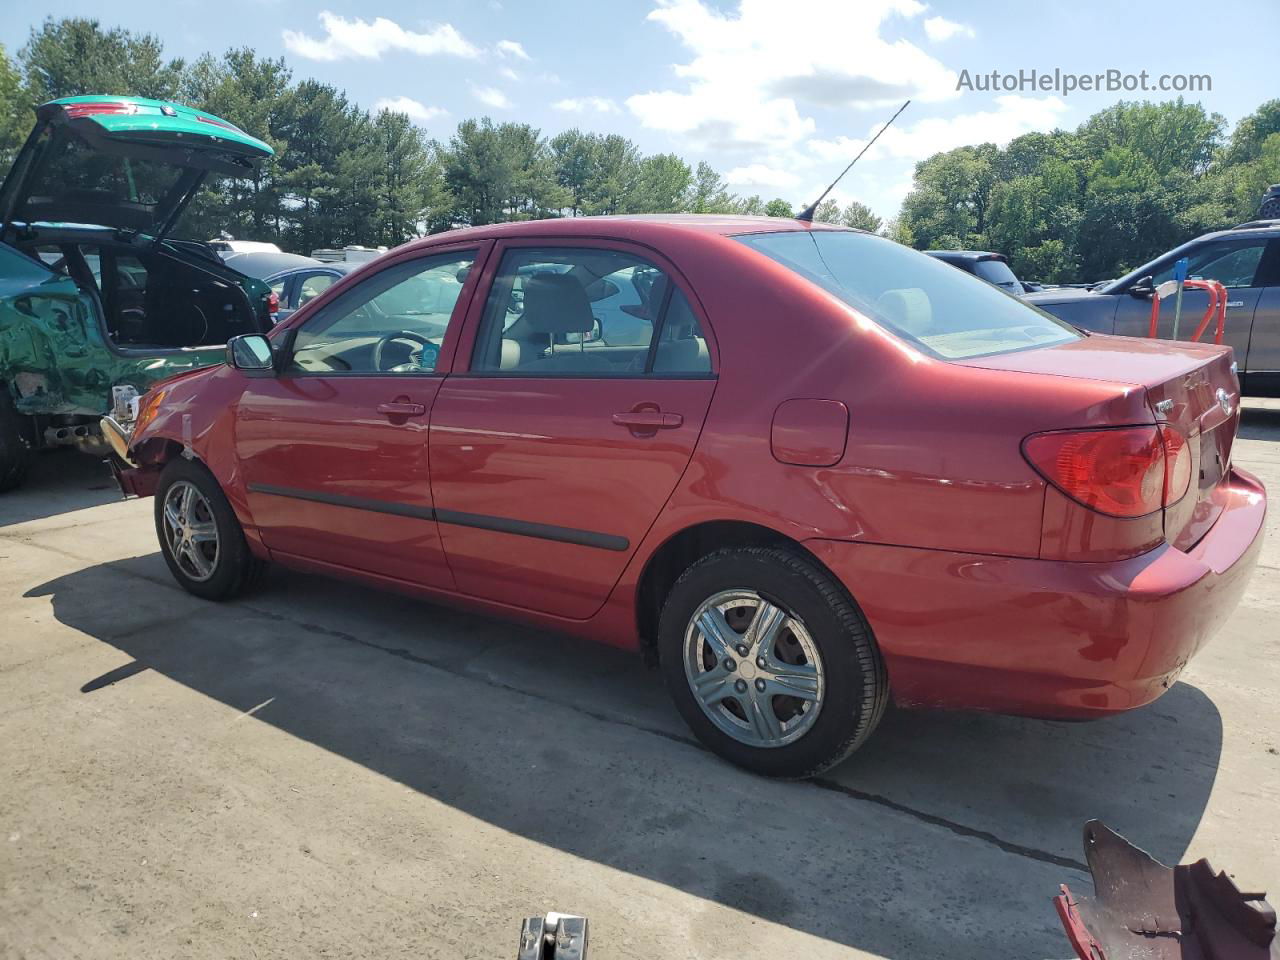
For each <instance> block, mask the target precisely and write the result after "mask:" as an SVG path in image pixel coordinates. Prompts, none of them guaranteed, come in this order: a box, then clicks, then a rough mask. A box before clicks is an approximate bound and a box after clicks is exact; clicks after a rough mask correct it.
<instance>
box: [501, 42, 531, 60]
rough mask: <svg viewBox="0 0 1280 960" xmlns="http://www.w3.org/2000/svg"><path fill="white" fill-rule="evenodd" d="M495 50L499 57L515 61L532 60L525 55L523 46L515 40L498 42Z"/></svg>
mask: <svg viewBox="0 0 1280 960" xmlns="http://www.w3.org/2000/svg"><path fill="white" fill-rule="evenodd" d="M495 49H496V50H497V51H498V56H500V57H515V58H516V59H517V60H532V59H533V58H532V57H530V56H529V54H527V53H525V49H524V45H523V44H521V43H519V42H518V41H516V40H499V41H498V44H497V46H496V47H495Z"/></svg>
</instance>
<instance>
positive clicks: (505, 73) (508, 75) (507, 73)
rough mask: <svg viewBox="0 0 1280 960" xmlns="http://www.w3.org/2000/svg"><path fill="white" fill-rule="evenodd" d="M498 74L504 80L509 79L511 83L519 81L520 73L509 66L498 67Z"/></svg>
mask: <svg viewBox="0 0 1280 960" xmlns="http://www.w3.org/2000/svg"><path fill="white" fill-rule="evenodd" d="M498 75H499V76H501V77H502V78H503V79H504V80H510V81H511V82H512V83H518V82H519V81H520V74H518V73H516V72H515V71H514V70H512V69H511V68H510V67H499V68H498Z"/></svg>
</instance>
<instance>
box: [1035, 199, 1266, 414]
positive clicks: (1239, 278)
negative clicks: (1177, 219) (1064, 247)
mask: <svg viewBox="0 0 1280 960" xmlns="http://www.w3.org/2000/svg"><path fill="white" fill-rule="evenodd" d="M1183 257H1186V258H1187V260H1188V261H1189V263H1188V276H1191V277H1203V278H1205V279H1209V280H1217V281H1219V282H1220V283H1222V284H1223V285H1224V286H1226V287H1227V292H1228V294H1229V299H1228V301H1227V319H1226V326H1225V335H1224V337H1223V343H1226V344H1229V345H1230V346H1231V347H1232V348H1233V349H1234V351H1235V361H1236V363H1237V364H1238V365H1239V370H1240V383H1241V385H1242V387H1243V389H1244V393H1245V394H1246V395H1247V396H1255V397H1276V396H1280V221H1277V220H1262V221H1255V222H1253V223H1247V224H1241V225H1240V226H1238V227H1234V228H1232V229H1230V230H1219V231H1216V232H1214V233H1206V234H1205V235H1204V236H1201V237H1196V239H1194V240H1191V241H1189V242H1188V243H1184V244H1183V245H1182V246H1180V247H1177V248H1176V249H1173V250H1170V251H1169V252H1168V253H1166V254H1163V255H1162V256H1159V257H1157V258H1156V259H1154V260H1152V261H1151V262H1150V263H1145V264H1143V265H1142V266H1140V267H1138V268H1137V269H1136V270H1132V271H1130V272H1129V273H1127V274H1125V275H1124V276H1123V277H1121V278H1120V279H1119V280H1112V281H1110V282H1108V283H1103V284H1099V285H1095V286H1092V287H1091V288H1088V289H1079V288H1076V289H1071V288H1060V289H1056V290H1046V291H1045V292H1043V293H1038V294H1028V296H1027V300H1028V302H1030V303H1032V304H1034V305H1035V306H1037V307H1040V308H1041V309H1043V310H1047V311H1049V312H1050V313H1052V314H1054V315H1055V316H1058V317H1061V318H1062V319H1063V320H1066V321H1067V322H1068V323H1072V324H1075V325H1076V326H1078V327H1081V328H1083V329H1085V330H1096V331H1099V332H1101V333H1113V334H1122V335H1124V336H1130V337H1145V336H1146V335H1147V332H1148V330H1149V329H1150V324H1151V296H1152V293H1153V292H1154V289H1155V287H1156V286H1158V285H1159V284H1161V283H1163V282H1164V281H1166V280H1170V279H1172V278H1173V274H1174V265H1175V264H1176V263H1177V261H1178V260H1180V259H1181V258H1183ZM1207 306H1208V294H1206V293H1204V292H1203V291H1200V290H1186V291H1185V292H1184V294H1183V302H1182V322H1181V328H1180V331H1179V337H1180V338H1186V337H1189V336H1190V335H1191V334H1192V333H1193V332H1194V331H1195V328H1196V324H1197V323H1198V321H1199V319H1200V317H1201V316H1203V314H1204V311H1205V308H1206V307H1207ZM1173 317H1174V302H1173V298H1166V299H1164V300H1162V301H1161V304H1160V325H1159V328H1158V333H1159V335H1160V336H1163V337H1169V336H1172V335H1173Z"/></svg>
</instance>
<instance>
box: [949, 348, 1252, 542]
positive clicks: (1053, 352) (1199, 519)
mask: <svg viewBox="0 0 1280 960" xmlns="http://www.w3.org/2000/svg"><path fill="white" fill-rule="evenodd" d="M965 362H966V364H967V365H969V366H975V367H983V368H986V369H989V370H1015V371H1020V372H1023V373H1042V374H1046V375H1050V376H1059V377H1075V378H1080V379H1086V380H1103V381H1111V382H1115V383H1124V384H1132V385H1133V386H1134V387H1136V388H1140V389H1142V390H1144V391H1145V393H1146V397H1147V406H1148V408H1149V409H1150V410H1151V414H1152V418H1153V419H1154V420H1155V421H1156V422H1158V423H1162V424H1167V425H1168V426H1170V427H1173V428H1174V429H1176V430H1177V431H1178V432H1179V433H1181V434H1182V435H1183V437H1185V438H1186V440H1187V445H1188V447H1189V449H1190V451H1191V455H1192V463H1191V486H1190V488H1189V489H1188V490H1187V493H1186V495H1185V496H1183V497H1182V499H1181V500H1179V501H1178V502H1177V503H1175V504H1173V505H1171V506H1169V507H1167V508H1165V517H1164V529H1165V539H1167V540H1168V541H1169V542H1170V543H1172V544H1173V545H1174V546H1175V547H1178V548H1179V549H1181V550H1188V549H1190V548H1191V547H1193V546H1194V545H1195V544H1196V543H1197V542H1198V541H1199V540H1200V538H1201V537H1202V536H1204V534H1205V533H1207V532H1208V530H1209V528H1210V527H1212V526H1213V524H1214V521H1216V520H1217V519H1218V515H1219V514H1220V513H1221V512H1222V508H1223V504H1224V496H1225V488H1224V481H1225V479H1226V477H1227V474H1228V473H1229V471H1230V467H1231V448H1232V445H1233V444H1234V442H1235V436H1236V429H1237V427H1238V426H1239V416H1240V412H1239V411H1240V383H1239V380H1238V379H1237V378H1236V373H1235V364H1234V362H1233V360H1232V351H1231V348H1230V347H1219V346H1213V345H1209V344H1188V343H1173V342H1171V341H1167V340H1140V339H1135V338H1132V337H1112V336H1105V335H1102V334H1095V335H1094V336H1091V337H1088V338H1086V339H1083V340H1075V341H1071V342H1069V343H1064V344H1060V345H1058V346H1054V347H1045V348H1043V349H1040V350H1026V351H1023V352H1021V353H1008V354H1003V355H1000V356H993V357H981V358H978V359H975V360H970V361H965ZM1112 425H1113V426H1121V424H1112ZM1099 426H1107V424H1099Z"/></svg>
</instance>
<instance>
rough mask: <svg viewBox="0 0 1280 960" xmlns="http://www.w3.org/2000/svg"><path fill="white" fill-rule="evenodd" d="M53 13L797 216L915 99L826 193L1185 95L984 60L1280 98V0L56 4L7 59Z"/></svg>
mask: <svg viewBox="0 0 1280 960" xmlns="http://www.w3.org/2000/svg"><path fill="white" fill-rule="evenodd" d="M1206 10H1211V15H1210V16H1209V18H1208V19H1207V20H1206ZM46 15H47V16H52V17H62V16H88V17H96V18H98V19H99V20H100V21H101V22H102V23H103V25H104V26H123V27H126V28H128V29H131V30H137V31H145V32H150V33H154V34H156V35H157V36H159V38H160V39H161V40H162V41H163V42H164V45H165V52H166V54H167V55H168V56H173V57H186V58H194V57H196V56H199V55H200V54H201V53H203V52H205V51H213V52H221V51H223V50H225V49H227V48H229V47H236V46H245V45H248V46H252V47H254V48H255V49H256V50H257V51H258V52H259V53H260V54H261V55H265V56H272V57H275V56H282V57H284V58H285V60H286V61H287V63H288V64H289V66H290V67H291V68H292V69H293V73H294V77H295V79H303V78H307V77H311V78H315V79H318V80H322V81H325V82H328V83H332V84H335V85H336V86H338V87H340V88H343V89H345V90H346V92H347V94H348V95H349V96H350V97H351V98H352V99H353V100H355V101H357V102H358V103H360V104H362V105H364V106H367V107H371V108H376V107H378V106H381V105H386V106H391V107H394V108H396V109H399V110H402V111H404V112H406V113H408V114H409V115H410V116H411V117H412V118H413V119H414V120H415V122H417V123H419V124H420V125H421V126H422V127H424V128H425V129H426V130H427V132H428V133H429V134H430V135H431V136H433V137H437V138H439V139H442V140H447V139H448V137H449V136H450V134H451V133H452V132H453V129H454V127H455V125H456V124H457V122H458V121H459V120H461V119H465V118H467V117H478V116H486V115H487V116H490V117H492V118H493V119H494V120H495V121H505V120H514V121H520V122H526V123H531V124H533V125H535V126H537V127H539V128H540V129H541V130H542V132H543V134H544V135H546V136H551V135H554V134H555V133H558V132H560V131H561V130H565V129H568V128H570V127H574V126H577V127H580V128H582V129H585V130H592V131H596V132H600V133H618V134H622V135H623V136H626V137H629V138H630V139H632V140H633V141H635V142H636V143H637V144H638V145H639V146H640V148H641V149H642V150H644V151H645V152H647V153H653V152H663V151H671V152H675V153H678V154H679V155H680V156H682V157H683V158H684V159H685V160H686V161H689V162H690V163H694V164H696V163H697V162H698V161H701V160H706V161H707V162H709V163H710V164H711V165H712V166H714V167H715V168H716V169H717V170H718V171H720V172H721V173H722V174H723V175H724V176H725V177H726V179H728V180H729V182H730V185H731V188H732V189H733V191H734V192H736V193H738V194H741V195H744V196H748V195H751V194H760V195H761V196H762V197H763V198H764V199H765V200H769V199H771V198H773V197H782V198H783V199H786V200H788V201H790V202H791V203H792V204H793V205H795V206H796V207H797V208H798V207H800V206H802V205H804V204H805V203H807V202H808V201H810V200H812V199H813V198H814V197H816V195H817V194H818V193H820V192H821V191H822V190H823V188H824V187H825V186H826V185H827V183H828V182H830V180H831V179H832V178H834V177H835V175H836V174H838V173H839V172H840V170H841V169H842V168H843V167H844V166H845V164H846V163H848V162H849V160H851V159H852V158H853V156H854V155H855V154H856V153H857V152H858V150H859V149H861V147H862V146H863V145H864V144H865V143H866V141H867V139H868V138H869V137H870V136H871V135H872V134H874V132H875V131H876V130H878V129H879V128H880V126H881V125H882V124H883V123H884V121H885V120H886V119H887V118H888V117H889V116H890V115H891V114H892V113H893V112H894V111H895V110H896V109H897V108H898V107H899V106H901V104H902V102H903V101H904V100H906V99H908V98H910V99H911V101H912V102H911V105H910V107H908V108H907V110H906V111H905V112H904V113H903V114H902V115H901V116H900V117H899V118H898V120H897V122H896V123H895V124H894V126H893V127H892V128H890V130H889V131H888V132H886V133H885V135H884V136H883V137H882V138H881V139H880V141H879V142H878V143H876V145H875V146H874V147H872V148H871V150H870V151H869V152H868V153H867V155H866V156H865V157H864V158H863V159H862V160H861V161H860V162H859V164H858V165H857V166H856V167H855V168H854V170H853V171H852V172H851V173H850V174H849V176H848V177H846V178H845V180H843V181H842V182H841V184H840V186H839V188H838V189H837V190H836V191H835V193H834V194H833V196H835V197H836V198H837V199H838V200H840V201H841V203H845V202H847V201H849V200H851V199H858V200H861V201H862V202H863V203H866V204H867V205H868V206H870V207H871V208H872V209H873V210H874V211H876V212H877V213H878V214H880V215H881V216H884V217H886V218H887V217H892V216H893V215H894V214H895V213H896V212H897V210H898V208H899V206H900V204H901V201H902V198H903V197H904V196H905V195H906V193H907V191H908V189H909V188H910V185H911V176H912V171H913V168H914V165H915V163H916V162H917V161H919V160H921V159H924V158H925V157H927V156H929V155H931V154H932V153H935V152H937V151H939V150H947V149H950V148H952V147H956V146H960V145H962V144H968V143H981V142H987V141H989V142H994V143H997V144H1001V145H1003V144H1004V143H1007V142H1008V141H1009V140H1010V139H1012V138H1013V137H1016V136H1018V135H1020V134H1023V133H1026V132H1029V131H1033V130H1044V131H1047V130H1051V129H1054V128H1055V127H1061V128H1067V129H1070V128H1074V127H1075V126H1076V125H1078V124H1079V123H1080V122H1081V121H1083V120H1084V119H1086V118H1087V117H1088V116H1089V115H1090V114H1091V113H1094V112H1095V111H1097V110H1099V109H1102V108H1103V107H1106V106H1108V105H1110V104H1113V103H1115V102H1117V101H1119V100H1134V99H1151V100H1163V99H1171V98H1173V97H1175V96H1177V93H1175V92H1160V91H1158V90H1148V91H1146V92H1141V91H1137V90H1135V91H1132V92H1124V91H1123V90H1116V91H1108V90H1105V89H1103V90H1087V91H1086V90H1081V89H1076V90H1071V91H1067V90H1065V89H1064V88H1063V85H1062V84H1059V86H1058V87H1057V88H1056V89H1054V88H1050V89H1046V88H1041V87H1036V88H1031V89H1017V90H1005V89H995V90H992V89H990V84H989V83H985V82H984V81H983V79H982V78H983V77H985V76H986V75H989V74H990V73H991V72H992V71H999V72H1000V73H1001V74H1002V75H1015V76H1016V75H1017V74H1018V73H1019V72H1020V71H1023V72H1026V73H1029V72H1030V71H1032V70H1035V71H1038V73H1039V75H1040V76H1042V77H1045V76H1048V75H1052V74H1053V72H1054V71H1055V70H1058V71H1061V72H1062V73H1064V74H1073V75H1089V76H1092V75H1095V74H1098V73H1105V72H1106V71H1108V70H1112V71H1117V72H1118V73H1119V74H1121V75H1124V74H1129V75H1135V76H1136V75H1137V74H1139V73H1140V72H1142V71H1146V72H1147V73H1148V82H1149V83H1151V84H1156V83H1158V82H1159V79H1160V78H1161V77H1162V76H1166V75H1168V76H1173V75H1183V76H1186V75H1192V74H1195V75H1207V76H1208V77H1209V78H1210V85H1211V89H1208V90H1204V89H1201V90H1198V91H1195V92H1187V93H1185V94H1184V96H1186V98H1187V99H1189V100H1195V101H1199V102H1201V103H1203V104H1204V105H1205V107H1206V108H1207V109H1209V110H1212V111H1215V112H1218V113H1221V114H1222V115H1223V116H1224V117H1226V119H1227V120H1228V122H1229V123H1231V124H1234V123H1235V122H1237V121H1238V120H1239V119H1240V118H1241V117H1242V116H1244V115H1246V114H1248V113H1249V112H1251V111H1252V110H1253V109H1255V108H1256V107H1257V106H1258V105H1259V104H1260V103H1261V102H1262V101H1264V100H1266V99H1268V98H1269V97H1273V96H1276V95H1277V94H1278V93H1280V89H1278V88H1277V85H1276V83H1275V81H1274V53H1273V51H1272V50H1271V47H1270V45H1269V41H1268V39H1267V38H1269V37H1274V36H1276V35H1277V30H1278V29H1280V3H1278V2H1277V0H1220V2H1218V3H1216V4H1213V5H1212V6H1211V8H1206V6H1205V5H1204V4H1203V3H1196V4H1192V3H1190V2H1184V0H1174V2H1161V3H1122V2H1116V0H1112V2H1106V3H1101V2H1094V0H1080V2H1070V3H1068V2H1061V0H1059V2H1054V3H1035V2H1012V0H983V2H976V0H969V2H967V3H960V2H932V0H930V2H925V0H721V2H712V0H416V2H414V0H360V2H349V0H328V2H324V3H318V4H310V3H301V2H296V0H218V2H217V3H216V4H209V3H208V2H207V0H166V2H165V3H164V4H163V5H159V4H156V3H155V2H154V0H113V2H112V3H111V4H109V5H104V4H102V3H101V0H99V2H96V3H94V2H82V0H46V2H43V3H40V4H32V5H29V6H24V7H23V8H21V9H15V8H14V7H10V8H9V9H8V10H7V12H6V13H5V15H4V16H3V18H0V43H3V45H4V47H5V49H6V50H7V51H9V52H10V54H13V53H16V51H17V50H18V49H19V48H20V47H21V46H22V45H23V43H25V42H26V39H27V37H28V35H29V34H30V31H31V29H32V27H34V26H38V24H39V22H40V20H41V19H43V17H44V16H46ZM1254 38H1256V39H1254ZM1041 82H1046V81H1041ZM984 88H985V89H984ZM101 92H103V93H110V92H113V91H101ZM227 119H229V120H232V121H234V120H235V118H234V117H229V118H227Z"/></svg>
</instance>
